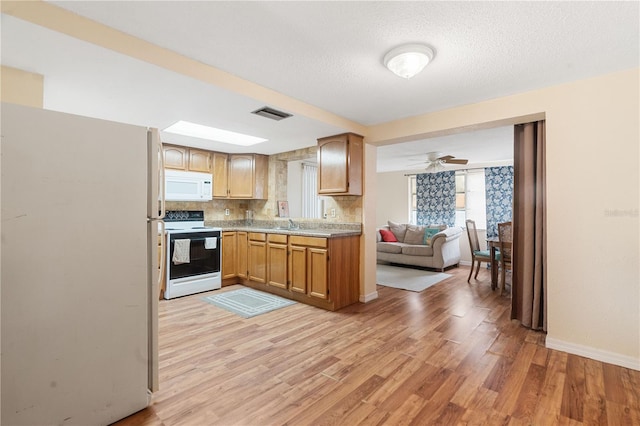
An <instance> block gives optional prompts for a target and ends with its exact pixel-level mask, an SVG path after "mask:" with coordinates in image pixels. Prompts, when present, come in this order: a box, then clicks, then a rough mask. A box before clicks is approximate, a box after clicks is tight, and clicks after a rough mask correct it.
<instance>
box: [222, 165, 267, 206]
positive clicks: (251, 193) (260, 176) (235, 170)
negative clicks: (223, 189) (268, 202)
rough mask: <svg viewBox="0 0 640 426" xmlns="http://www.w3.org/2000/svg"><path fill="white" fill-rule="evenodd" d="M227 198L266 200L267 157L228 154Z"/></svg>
mask: <svg viewBox="0 0 640 426" xmlns="http://www.w3.org/2000/svg"><path fill="white" fill-rule="evenodd" d="M228 165H229V172H228V179H227V182H228V191H229V192H228V194H229V198H241V199H260V200H264V199H267V188H268V183H269V157H268V156H266V155H260V154H230V155H229V163H228Z"/></svg>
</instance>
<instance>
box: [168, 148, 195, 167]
mask: <svg viewBox="0 0 640 426" xmlns="http://www.w3.org/2000/svg"><path fill="white" fill-rule="evenodd" d="M162 149H163V150H164V167H165V168H167V169H176V170H187V167H188V164H189V148H186V147H184V146H173V145H163V146H162Z"/></svg>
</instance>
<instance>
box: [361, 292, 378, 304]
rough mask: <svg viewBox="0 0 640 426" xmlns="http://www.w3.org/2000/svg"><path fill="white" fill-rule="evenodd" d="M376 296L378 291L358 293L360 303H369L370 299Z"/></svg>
mask: <svg viewBox="0 0 640 426" xmlns="http://www.w3.org/2000/svg"><path fill="white" fill-rule="evenodd" d="M377 298H378V292H377V291H374V292H373V293H369V294H361V295H360V302H362V303H369V302H371V301H372V300H375V299H377Z"/></svg>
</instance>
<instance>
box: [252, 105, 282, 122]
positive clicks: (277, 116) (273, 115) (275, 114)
mask: <svg viewBox="0 0 640 426" xmlns="http://www.w3.org/2000/svg"><path fill="white" fill-rule="evenodd" d="M251 114H255V115H259V116H261V117H266V118H270V119H272V120H276V121H280V120H282V119H284V118H287V117H291V114H287V113H286V112H282V111H278V110H277V109H273V108H269V107H263V108H260V109H257V110H255V111H253V112H252V113H251Z"/></svg>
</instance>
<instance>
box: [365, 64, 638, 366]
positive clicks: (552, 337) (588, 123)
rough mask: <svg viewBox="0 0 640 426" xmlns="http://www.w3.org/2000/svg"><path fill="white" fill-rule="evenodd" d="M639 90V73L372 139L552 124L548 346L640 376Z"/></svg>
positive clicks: (433, 116)
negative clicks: (637, 372) (543, 122)
mask: <svg viewBox="0 0 640 426" xmlns="http://www.w3.org/2000/svg"><path fill="white" fill-rule="evenodd" d="M639 81H640V70H639V69H632V70H628V71H624V72H618V73H614V74H609V75H605V76H600V77H597V78H592V79H588V80H582V81H576V82H571V83H568V84H563V85H559V86H554V87H549V88H545V89H540V90H536V91H532V92H527V93H522V94H518V95H514V96H508V97H503V98H497V99H493V100H490V101H486V102H481V103H477V104H471V105H465V106H462V107H459V108H453V109H449V110H445V111H439V112H435V113H430V114H425V115H422V116H419V117H413V118H410V119H406V120H398V121H395V122H392V123H386V124H381V125H378V126H372V127H370V129H369V135H368V138H367V142H368V143H372V144H387V143H390V141H394V140H395V141H398V140H406V139H407V138H409V137H411V135H423V136H429V135H439V134H447V133H448V132H450V131H451V130H452V129H456V128H479V127H488V126H493V125H508V124H515V123H521V122H525V121H531V120H533V119H538V118H541V117H545V116H546V123H547V127H546V137H547V142H546V147H547V163H546V165H547V219H546V229H547V263H546V265H545V266H546V273H547V300H548V335H547V342H548V344H549V342H552V346H556V347H559V348H564V349H565V350H569V351H572V352H574V353H582V354H586V355H587V356H591V357H594V358H597V359H608V360H609V362H614V363H617V364H619V365H627V366H631V367H633V368H636V369H640V276H639V271H640V261H639V259H640V250H639V230H640V228H639V225H638V206H639V197H638V183H639V173H638V170H639V145H640V143H639V141H640V130H639V128H640V106H639V105H640V87H639ZM614 154H615V160H612V159H611V155H614ZM366 177H367V179H375V172H374V171H371V170H369V171H367V175H366ZM374 214H376V213H375V212H369V211H368V210H367V211H365V216H369V215H374ZM370 285H371V284H370V283H366V285H365V289H366V288H368V286H370Z"/></svg>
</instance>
